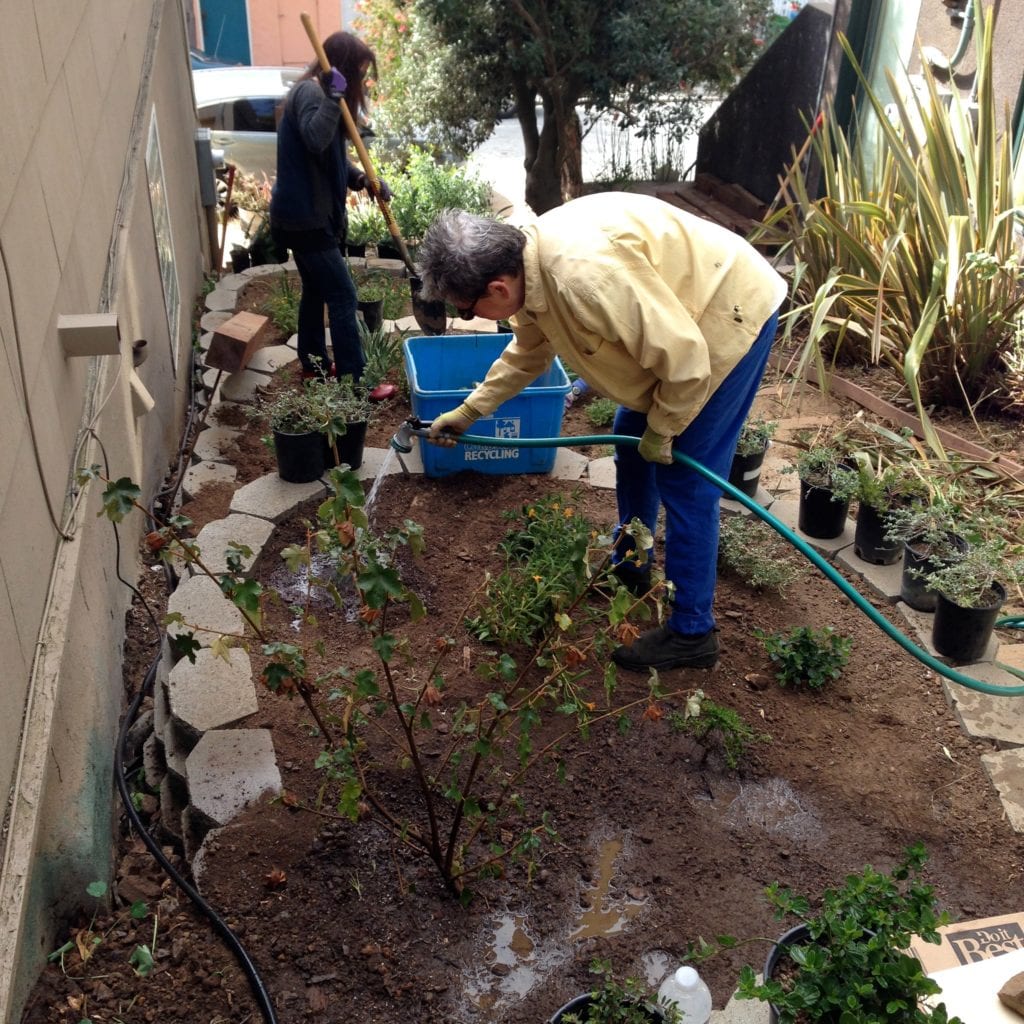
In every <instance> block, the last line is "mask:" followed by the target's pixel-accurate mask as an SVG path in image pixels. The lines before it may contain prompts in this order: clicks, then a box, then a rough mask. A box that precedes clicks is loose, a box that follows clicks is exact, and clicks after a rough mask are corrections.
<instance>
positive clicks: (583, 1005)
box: [548, 992, 665, 1024]
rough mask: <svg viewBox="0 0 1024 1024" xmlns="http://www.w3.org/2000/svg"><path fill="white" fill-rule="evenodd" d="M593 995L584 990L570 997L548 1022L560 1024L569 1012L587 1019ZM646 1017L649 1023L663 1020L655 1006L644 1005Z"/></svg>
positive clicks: (663, 1017)
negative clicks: (580, 993)
mask: <svg viewBox="0 0 1024 1024" xmlns="http://www.w3.org/2000/svg"><path fill="white" fill-rule="evenodd" d="M593 999H594V997H593V996H592V995H591V994H590V993H589V992H585V993H584V994H583V995H581V996H576V997H575V998H574V999H570V1000H569V1002H567V1003H566V1004H565V1006H563V1007H562V1008H561V1009H560V1010H558V1011H556V1013H555V1014H554V1016H553V1017H552V1018H551V1020H550V1021H548V1024H561V1022H562V1020H563V1019H564V1018H565V1017H566V1016H568V1015H569V1014H570V1013H572V1014H576V1016H578V1017H579V1019H580V1020H586V1019H587V1009H588V1008H589V1006H590V1004H591V1003H592V1002H593ZM643 1010H644V1013H645V1014H646V1016H647V1019H648V1020H649V1021H651V1024H662V1022H663V1021H664V1020H665V1015H664V1014H663V1013H662V1012H661V1010H659V1009H658V1008H657V1007H656V1006H651V1005H646V1006H644V1008H643Z"/></svg>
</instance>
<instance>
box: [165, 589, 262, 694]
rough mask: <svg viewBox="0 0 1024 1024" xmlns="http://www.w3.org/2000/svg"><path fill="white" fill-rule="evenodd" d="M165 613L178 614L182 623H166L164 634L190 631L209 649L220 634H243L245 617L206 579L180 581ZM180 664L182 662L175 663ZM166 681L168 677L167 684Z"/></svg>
mask: <svg viewBox="0 0 1024 1024" xmlns="http://www.w3.org/2000/svg"><path fill="white" fill-rule="evenodd" d="M167 611H168V612H169V613H170V612H177V613H178V614H179V615H181V616H182V618H183V619H184V620H185V624H181V623H177V622H171V623H169V624H168V626H167V632H168V633H169V634H170V635H172V636H177V635H178V634H179V633H188V632H192V633H194V635H195V639H196V642H197V643H199V644H200V645H201V646H202V647H209V646H210V644H211V643H212V642H213V641H214V639H215V638H216V637H217V636H219V635H221V634H224V633H227V634H235V635H242V634H244V632H245V618H244V616H243V615H242V613H241V611H239V609H238V607H237V606H236V605H235V604H234V603H232V602H231V601H230V600H228V598H227V597H225V596H224V592H223V591H222V590H221V589H220V587H219V586H218V585H217V582H216V580H211V579H210V577H209V576H205V575H203V576H191V577H189V578H188V579H184V580H182V581H181V582H180V583H179V584H178V586H177V587H176V588H175V590H174V593H173V594H171V596H170V597H169V598H168V599H167ZM197 627H201V628H197ZM205 630H209V632H205ZM187 660H188V659H183V661H187ZM180 664H182V662H178V665H180ZM178 665H176V666H175V668H177V667H178ZM169 678H170V675H168V681H169Z"/></svg>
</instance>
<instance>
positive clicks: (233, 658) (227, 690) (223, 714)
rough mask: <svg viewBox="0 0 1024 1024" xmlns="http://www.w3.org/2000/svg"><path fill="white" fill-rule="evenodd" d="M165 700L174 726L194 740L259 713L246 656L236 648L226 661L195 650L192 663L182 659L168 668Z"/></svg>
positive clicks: (204, 651) (208, 652)
mask: <svg viewBox="0 0 1024 1024" xmlns="http://www.w3.org/2000/svg"><path fill="white" fill-rule="evenodd" d="M169 697H170V702H171V715H172V716H173V718H174V722H175V724H176V725H180V726H181V727H182V728H183V729H184V730H185V732H187V733H189V734H191V735H192V736H193V737H194V738H195V739H197V740H198V738H199V736H200V735H201V734H202V733H204V732H208V731H209V730H210V729H220V728H223V727H224V726H228V725H235V724H236V723H238V722H240V721H241V720H242V719H243V718H247V717H248V716H249V715H253V714H255V713H256V712H257V711H258V710H259V704H258V703H257V701H256V687H255V686H254V685H253V682H252V665H251V663H250V662H249V655H248V654H247V653H246V652H245V651H244V650H243V649H242V648H240V647H233V648H231V650H229V651H228V658H227V660H225V659H224V658H221V657H218V656H217V655H215V654H214V653H213V652H212V651H211V650H209V649H208V648H204V649H203V650H201V651H196V660H195V662H191V661H188V660H187V659H185V658H183V659H182V660H181V661H179V662H178V664H177V665H175V666H174V668H173V669H171V685H170V691H169Z"/></svg>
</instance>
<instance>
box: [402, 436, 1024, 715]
mask: <svg viewBox="0 0 1024 1024" xmlns="http://www.w3.org/2000/svg"><path fill="white" fill-rule="evenodd" d="M411 432H412V433H414V434H418V435H419V436H421V437H422V436H425V435H426V430H425V429H422V428H419V429H413V430H412V431H411ZM453 436H454V437H455V439H456V440H457V441H458V442H460V443H462V444H478V445H491V446H494V447H498V448H565V447H568V446H569V445H591V444H611V445H638V444H639V443H640V438H638V437H631V436H627V435H623V434H590V435H585V436H581V437H479V436H477V435H475V434H461V435H458V436H455V435H453ZM672 456H673V458H674V459H675V460H676V462H679V463H682V464H683V465H684V466H686V467H687V468H689V469H692V470H695V471H696V472H698V473H700V475H701V476H703V477H704V478H705V479H706V480H709V481H711V483H713V484H714V485H715V486H716V487H717V488H718V489H719V490H720V491H722V493H723V494H725V495H726V496H727V497H729V498H732V499H733V500H734V501H738V502H740V503H741V504H742V505H744V506H745V507H746V508H747V509H749V510H750V511H751V512H753V513H754V514H755V515H756V516H759V517H760V518H761V519H762V520H763V521H764V522H766V523H767V524H768V525H769V526H770V527H771V528H772V529H773V530H775V532H776V533H778V534H779V536H781V537H782V538H783V539H784V540H786V541H788V542H789V543H790V544H792V545H793V547H795V548H796V549H797V551H799V552H800V553H801V554H802V555H803V556H804V557H805V558H807V559H808V560H809V561H810V562H812V563H813V564H814V565H815V566H817V567H818V568H819V569H820V570H821V571H822V572H823V573H824V574H825V576H826V577H827V578H828V579H829V580H831V581H832V582H833V583H834V584H835V585H836V586H837V587H838V588H839V589H840V590H841V591H842V592H843V593H844V594H845V595H846V596H847V597H848V598H849V599H850V600H851V601H852V602H853V604H854V605H855V606H856V607H857V608H859V609H860V610H861V611H862V612H863V613H864V614H865V615H866V616H867V617H868V618H869V619H871V621H872V622H873V623H874V624H875V625H876V626H878V627H879V629H881V630H883V631H884V632H885V633H887V634H888V635H889V636H890V637H891V638H892V639H893V640H895V641H896V643H898V644H899V645H900V647H902V648H903V649H904V650H905V651H906V652H907V653H908V654H912V655H913V656H914V657H915V658H917V660H918V661H920V662H921V664H923V665H925V666H927V667H928V668H929V669H931V670H932V671H933V672H936V673H938V674H939V675H940V676H943V677H944V678H946V679H948V680H950V681H951V682H954V683H957V684H959V685H960V686H966V687H967V688H968V689H969V690H976V691H977V692H978V693H988V694H991V695H992V696H995V697H1021V696H1024V685H1021V686H998V685H996V684H994V683H986V682H983V681H982V680H980V679H972V678H971V677H970V676H965V675H964V674H963V673H962V672H957V671H956V669H954V668H950V666H949V665H946V664H944V663H943V662H941V661H939V660H938V659H937V658H934V657H932V655H930V654H929V653H928V652H927V651H925V650H923V649H922V648H920V647H918V646H917V644H915V643H914V642H913V641H912V640H910V639H909V638H908V637H907V636H906V635H904V634H903V633H901V632H900V631H899V630H898V629H897V628H896V627H895V626H894V625H893V624H892V623H891V622H890V621H889V620H888V619H887V618H885V616H884V615H882V614H881V613H880V612H879V611H878V610H877V609H876V608H874V607H873V606H872V605H871V603H870V602H869V601H867V600H866V599H865V598H864V596H863V595H862V594H861V593H860V592H859V591H858V590H857V589H856V588H855V587H853V586H851V585H850V583H849V582H848V581H847V580H845V579H844V578H843V577H842V576H841V575H840V574H839V573H838V572H837V571H836V570H835V569H834V568H833V567H832V566H831V565H829V563H828V562H827V561H826V560H825V559H824V558H822V557H821V555H819V554H818V552H817V551H815V550H814V548H812V547H811V546H810V545H809V544H808V543H807V542H806V541H804V540H803V539H802V538H800V537H798V536H797V535H796V534H795V533H794V532H793V531H792V530H791V529H790V528H789V527H788V526H786V525H785V524H783V523H780V522H779V520H778V519H776V518H775V516H773V515H772V514H771V513H770V512H768V510H767V509H764V508H762V507H761V506H760V505H758V503H757V502H756V501H754V500H753V499H752V498H750V497H748V496H747V495H746V494H744V493H743V492H742V491H741V490H739V488H737V487H734V486H733V485H732V484H731V483H729V482H728V481H727V480H723V479H722V478H721V477H720V476H718V474H717V473H713V472H712V471H711V470H710V469H708V468H707V467H705V466H702V465H701V464H700V463H699V462H697V461H695V460H694V459H691V458H690V457H689V456H688V455H684V454H683V453H682V452H673V453H672ZM996 625H997V626H1002V627H1004V628H1009V629H1024V616H1021V615H1017V616H1011V617H1009V618H1004V619H1000V620H999V621H998V622H997V623H996ZM1001 667H1002V668H1003V669H1004V670H1005V671H1007V672H1009V673H1010V674H1011V675H1014V676H1017V677H1018V678H1021V679H1024V673H1021V672H1019V671H1017V670H1015V669H1013V668H1011V667H1010V666H1008V665H1002V666H1001Z"/></svg>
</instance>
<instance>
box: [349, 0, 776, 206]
mask: <svg viewBox="0 0 1024 1024" xmlns="http://www.w3.org/2000/svg"><path fill="white" fill-rule="evenodd" d="M366 2H370V3H373V4H377V5H381V4H385V3H388V2H393V3H400V4H402V11H403V12H404V13H403V16H404V17H406V18H407V19H408V21H409V23H415V24H416V25H417V26H419V27H418V28H417V29H416V30H415V31H413V30H411V29H407V31H406V34H407V35H409V36H416V33H417V32H418V33H420V36H419V39H420V40H421V41H422V40H426V39H428V38H429V39H431V40H432V41H433V42H434V43H435V44H437V46H436V48H435V51H434V53H435V56H434V57H433V58H431V57H429V56H427V54H426V53H425V52H424V51H423V50H422V49H421V50H419V51H417V52H418V53H419V54H420V55H421V56H423V57H425V58H426V63H424V62H418V63H417V66H416V67H415V68H414V67H406V68H405V73H407V74H412V75H416V74H419V75H420V77H421V80H422V81H424V82H429V83H430V85H429V88H427V87H424V86H421V87H420V89H419V90H418V91H417V90H414V95H413V98H414V99H415V96H417V95H418V97H419V102H422V103H423V104H424V105H425V106H429V108H430V110H431V114H432V117H433V118H435V119H436V120H435V131H438V132H439V133H442V130H441V129H440V128H439V125H442V124H443V125H446V126H447V127H446V128H445V129H443V131H446V132H448V133H450V134H452V135H454V134H457V133H458V132H461V133H462V138H463V139H464V141H465V142H466V143H467V144H469V145H471V144H476V143H478V142H479V141H480V139H481V136H482V137H486V135H487V134H489V132H490V130H491V128H492V127H493V125H494V123H495V121H496V119H497V117H498V115H499V111H500V108H501V106H502V104H503V103H508V102H509V101H510V100H511V101H514V103H515V108H516V116H517V118H518V120H519V125H520V128H521V130H522V134H523V142H524V151H525V163H526V175H527V177H526V200H527V202H528V203H529V205H530V206H531V208H532V209H533V210H534V211H535V212H537V213H542V212H543V211H544V210H548V209H551V208H552V207H554V206H557V205H559V204H560V203H561V202H562V201H563V199H565V198H571V197H572V196H575V195H578V194H579V192H580V189H581V186H582V161H581V140H582V135H583V132H584V131H585V129H586V126H587V125H588V124H590V123H591V122H592V120H593V119H594V118H595V117H597V116H599V115H601V114H611V115H613V116H614V117H615V119H616V120H617V123H618V124H619V126H620V127H621V129H622V130H623V131H630V132H633V133H635V134H637V135H639V136H641V137H645V136H649V135H650V134H651V133H653V132H655V131H660V132H668V133H669V134H671V135H674V136H675V137H676V138H677V139H678V138H679V137H681V136H682V135H684V134H686V132H687V130H688V129H689V128H690V127H691V126H692V124H693V122H694V119H695V116H696V114H697V112H698V110H699V105H700V102H701V100H702V98H703V96H704V95H705V94H706V93H708V92H711V93H714V92H716V91H720V90H723V89H726V88H728V87H729V86H730V85H731V84H732V83H733V82H734V81H735V80H736V78H737V77H738V75H739V74H740V73H742V71H743V70H744V69H745V68H746V67H748V66H749V64H750V63H751V62H752V60H753V59H754V58H755V57H756V56H757V54H758V52H759V46H760V41H761V39H762V38H763V31H764V26H765V23H766V19H767V15H768V8H769V4H768V2H767V0H603V2H601V0H547V2H541V0H503V2H498V0H414V2H412V3H404V0H364V4H365V3H366ZM413 42H414V43H415V42H416V40H413ZM410 52H412V50H411V49H410ZM431 60H434V61H435V62H439V63H434V64H433V65H431V64H430V62H431ZM403 63H405V62H403ZM385 67H386V63H385ZM428 67H432V68H433V70H428ZM384 73H385V72H384V70H382V77H383V74H384ZM384 87H385V88H387V84H386V83H385V86H384ZM428 93H429V95H428ZM538 105H539V108H540V114H541V116H538ZM580 111H582V114H583V116H582V119H581V117H580V113H579V112H580ZM459 126H461V128H460V127H459Z"/></svg>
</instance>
